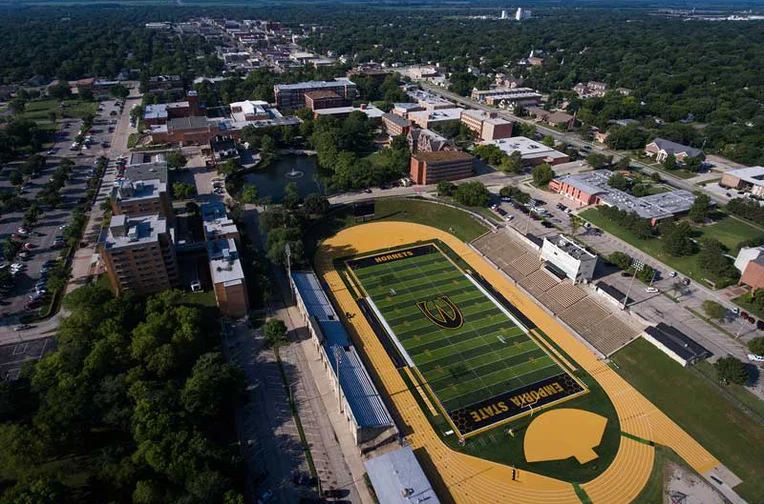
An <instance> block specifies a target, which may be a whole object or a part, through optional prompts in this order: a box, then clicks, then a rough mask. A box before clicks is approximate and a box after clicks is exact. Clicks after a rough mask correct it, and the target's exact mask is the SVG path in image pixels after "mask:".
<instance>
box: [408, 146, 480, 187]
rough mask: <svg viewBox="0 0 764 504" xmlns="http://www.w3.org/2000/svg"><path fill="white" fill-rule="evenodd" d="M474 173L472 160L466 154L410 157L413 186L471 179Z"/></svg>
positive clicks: (450, 153)
mask: <svg viewBox="0 0 764 504" xmlns="http://www.w3.org/2000/svg"><path fill="white" fill-rule="evenodd" d="M474 171H475V166H474V159H473V157H472V156H470V155H469V154H467V153H466V152H462V151H440V152H417V153H415V154H412V155H411V179H412V180H413V181H414V183H415V184H421V185H429V184H435V183H437V182H440V181H441V180H460V179H463V178H467V177H471V176H472V175H473V173H474Z"/></svg>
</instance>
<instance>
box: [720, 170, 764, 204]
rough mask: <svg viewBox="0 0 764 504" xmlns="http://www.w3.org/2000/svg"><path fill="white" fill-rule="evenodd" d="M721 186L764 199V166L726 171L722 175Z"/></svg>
mask: <svg viewBox="0 0 764 504" xmlns="http://www.w3.org/2000/svg"><path fill="white" fill-rule="evenodd" d="M719 185H720V186H722V187H728V188H730V189H735V190H738V191H747V192H750V193H751V194H753V195H754V196H760V197H764V166H751V167H750V168H740V169H738V170H729V171H726V172H724V175H722V179H721V180H720V181H719Z"/></svg>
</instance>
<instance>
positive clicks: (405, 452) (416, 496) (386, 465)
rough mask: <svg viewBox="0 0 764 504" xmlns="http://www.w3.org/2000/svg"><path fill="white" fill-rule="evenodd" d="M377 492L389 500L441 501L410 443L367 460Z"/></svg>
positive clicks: (391, 503) (410, 503) (408, 503)
mask: <svg viewBox="0 0 764 504" xmlns="http://www.w3.org/2000/svg"><path fill="white" fill-rule="evenodd" d="M364 467H365V468H366V473H367V474H368V475H369V479H370V480H371V484H372V486H373V487H374V493H376V494H377V499H379V502H384V503H385V504H419V503H426V504H439V503H440V501H439V500H438V496H437V495H436V494H435V491H434V490H433V488H432V485H430V482H429V481H428V480H427V476H426V475H425V473H424V471H423V470H422V466H420V465H419V462H418V461H417V459H416V456H415V455H414V452H413V451H412V449H411V447H410V446H404V447H402V448H398V449H397V450H395V451H391V452H388V453H385V454H384V455H380V456H378V457H374V458H372V459H371V460H367V461H366V462H364Z"/></svg>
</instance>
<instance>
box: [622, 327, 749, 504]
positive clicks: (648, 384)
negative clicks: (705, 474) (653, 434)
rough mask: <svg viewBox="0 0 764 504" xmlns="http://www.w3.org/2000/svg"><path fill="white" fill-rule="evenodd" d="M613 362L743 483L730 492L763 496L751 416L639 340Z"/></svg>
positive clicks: (711, 384)
mask: <svg viewBox="0 0 764 504" xmlns="http://www.w3.org/2000/svg"><path fill="white" fill-rule="evenodd" d="M612 360H613V361H614V362H615V363H616V364H617V365H618V373H619V374H621V375H622V376H623V377H624V378H625V379H626V380H628V381H629V383H631V384H632V385H633V386H634V387H636V388H637V390H639V391H640V392H641V393H642V394H644V395H645V397H647V398H648V399H649V400H650V401H652V402H653V403H654V404H655V405H656V406H657V407H658V408H660V409H661V410H662V411H663V412H664V413H666V414H667V415H668V416H669V417H670V418H671V419H672V420H674V421H675V422H676V423H677V424H679V426H680V427H682V428H683V429H684V430H686V431H687V432H688V433H689V434H690V435H691V436H693V437H694V438H695V439H696V440H697V441H698V442H700V444H702V445H703V446H704V447H705V448H706V449H707V450H708V451H710V452H711V453H712V454H713V455H714V456H715V457H717V458H718V459H719V460H721V461H722V463H724V464H725V465H727V467H729V468H730V469H731V470H732V472H734V473H735V474H736V475H737V476H739V477H740V478H741V479H742V480H743V483H741V484H740V485H739V486H737V487H735V491H737V492H738V493H739V494H740V495H741V496H742V497H743V498H745V499H747V500H749V501H751V502H754V501H757V499H758V498H760V497H761V496H762V495H764V479H763V478H762V477H761V475H762V474H764V456H762V447H763V446H764V425H763V424H762V423H760V421H759V420H758V419H757V417H756V416H752V415H749V414H747V413H746V412H744V411H743V410H742V409H740V408H739V407H738V403H737V401H733V400H731V399H730V398H728V397H726V395H725V394H724V393H722V392H721V391H720V390H719V388H718V385H716V384H715V383H714V382H713V381H711V380H707V379H705V378H703V377H702V376H700V374H699V372H698V371H695V370H693V369H684V368H682V367H681V366H680V365H679V364H677V363H676V362H674V361H673V360H671V359H670V358H669V357H667V356H666V355H665V354H663V353H662V352H661V351H660V350H658V349H657V348H655V347H654V346H652V345H651V344H650V343H649V342H647V341H645V340H643V339H641V338H640V339H638V340H636V341H634V342H633V343H632V344H630V345H629V346H627V347H626V348H624V349H623V350H620V351H619V352H618V353H616V354H615V355H614V356H613V357H612Z"/></svg>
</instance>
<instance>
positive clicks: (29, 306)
mask: <svg viewBox="0 0 764 504" xmlns="http://www.w3.org/2000/svg"><path fill="white" fill-rule="evenodd" d="M40 305H42V301H41V300H39V299H35V300H34V301H30V302H28V303H27V304H26V306H25V309H27V310H34V309H35V308H39V307H40Z"/></svg>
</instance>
